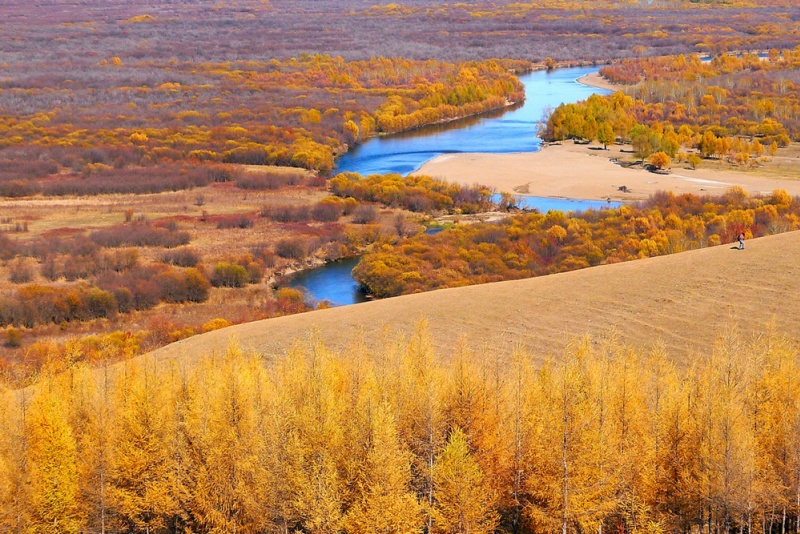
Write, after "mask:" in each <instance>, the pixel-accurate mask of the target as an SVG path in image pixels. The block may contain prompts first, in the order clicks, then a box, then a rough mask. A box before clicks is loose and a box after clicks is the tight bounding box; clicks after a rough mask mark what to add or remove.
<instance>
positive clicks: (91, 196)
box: [0, 0, 800, 534]
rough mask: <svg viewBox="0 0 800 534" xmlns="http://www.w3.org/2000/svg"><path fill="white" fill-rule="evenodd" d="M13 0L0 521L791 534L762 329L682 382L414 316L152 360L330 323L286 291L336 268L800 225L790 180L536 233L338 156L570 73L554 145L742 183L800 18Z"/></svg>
mask: <svg viewBox="0 0 800 534" xmlns="http://www.w3.org/2000/svg"><path fill="white" fill-rule="evenodd" d="M6 4H8V5H3V6H2V9H0V11H2V17H0V19H2V20H0V345H2V346H0V427H1V428H3V432H0V531H2V532H13V533H23V532H24V533H37V534H38V533H76V534H77V533H87V534H88V533H92V534H94V533H102V534H106V533H138V532H147V533H185V534H188V533H201V532H220V533H221V532H244V533H276V534H277V533H284V534H288V533H289V532H294V533H308V534H339V533H342V534H343V533H348V534H367V533H378V532H380V533H397V534H412V533H425V534H439V533H441V534H462V533H463V534H467V533H471V534H483V533H485V534H490V533H515V534H516V533H537V534H539V533H541V534H555V533H561V534H590V533H597V534H603V533H604V532H616V533H617V534H633V533H641V534H662V533H664V534H666V533H676V534H677V533H680V534H731V533H733V532H738V533H739V534H745V533H747V534H755V533H757V532H761V533H762V534H787V533H792V532H793V533H797V532H800V386H799V385H798V384H800V382H798V381H797V380H796V378H797V376H798V374H800V349H798V345H797V340H796V339H792V338H791V336H790V335H788V334H787V333H784V332H777V331H775V330H774V329H771V328H770V327H769V326H766V327H763V328H761V329H760V330H758V331H756V332H755V333H753V332H740V331H738V330H737V328H736V327H734V326H729V327H725V328H724V329H722V330H723V331H721V332H720V334H719V336H718V337H717V341H716V343H715V344H714V345H713V346H709V347H706V348H705V350H701V351H699V352H698V353H696V354H693V355H692V358H691V361H689V362H688V363H687V362H685V361H681V362H678V361H676V360H675V359H673V358H672V354H671V352H670V347H669V346H665V345H663V344H662V343H659V342H658V340H656V339H653V343H652V346H651V347H650V348H648V349H642V348H641V347H631V346H628V345H627V344H626V343H625V342H624V341H623V340H621V339H619V338H617V337H616V335H615V334H614V333H613V332H611V333H609V334H608V335H607V336H604V337H602V338H590V337H588V336H585V335H584V332H569V333H568V336H565V337H568V342H567V347H566V349H565V350H564V351H563V353H560V354H546V355H545V354H534V353H531V352H530V351H526V350H525V351H524V350H516V351H513V352H510V353H506V352H503V351H500V350H496V349H495V348H493V347H488V346H470V345H468V344H467V343H466V342H464V343H460V344H458V345H456V346H453V347H450V348H449V350H447V351H443V352H442V351H438V350H435V349H434V346H433V344H432V342H431V339H430V335H429V331H428V327H427V325H426V319H424V318H423V319H420V322H419V324H418V325H417V327H416V329H415V330H414V331H413V332H410V333H408V332H406V333H401V332H398V331H395V330H393V329H391V328H387V329H386V331H385V333H384V335H383V336H382V338H381V341H380V342H377V343H376V342H374V341H373V342H367V341H365V340H364V339H362V338H361V337H360V336H359V333H358V332H356V331H355V330H354V331H353V333H352V336H351V337H350V338H349V339H351V340H352V341H351V343H350V344H349V346H348V347H347V349H338V348H337V349H334V348H333V347H328V346H326V345H325V344H324V343H322V342H321V341H319V340H317V339H316V338H315V337H314V335H313V334H309V337H308V338H306V339H305V340H304V341H303V342H297V343H296V344H295V345H294V348H293V349H292V350H290V351H288V352H286V353H281V354H271V353H269V354H267V353H263V354H262V353H256V352H250V351H247V350H245V349H243V348H242V346H241V345H239V344H238V343H237V341H236V340H235V338H234V339H231V340H230V342H229V346H228V349H227V350H226V351H224V353H218V352H209V353H202V352H201V353H193V354H188V355H184V357H181V358H158V357H155V356H151V355H150V354H148V353H149V352H150V351H153V350H155V349H158V348H159V347H165V346H170V345H171V344H173V343H178V342H181V340H186V339H187V338H190V337H193V336H198V335H201V334H208V333H211V332H214V331H217V330H220V331H221V332H224V331H223V330H221V329H224V328H227V327H230V326H233V325H243V324H246V323H252V322H254V321H260V320H266V319H272V318H277V317H283V316H289V315H294V314H300V313H305V312H311V311H312V310H314V309H325V308H328V307H329V306H330V303H329V302H326V301H321V302H317V301H313V300H310V299H308V298H307V297H306V295H304V294H303V293H302V292H301V291H300V290H298V289H295V288H292V287H289V286H288V285H287V281H289V280H291V276H292V275H293V274H294V273H296V272H298V271H302V270H305V269H309V268H313V267H317V266H319V265H323V264H325V263H328V262H332V261H336V260H339V259H342V258H360V260H359V263H358V264H357V266H356V267H355V269H354V270H353V272H352V274H353V278H354V279H355V280H356V281H357V282H358V284H359V285H360V286H361V288H362V289H363V290H364V291H366V292H367V293H368V294H369V295H370V297H371V298H376V299H382V298H388V297H395V296H399V295H406V294H412V293H419V292H425V291H434V290H437V289H443V288H454V287H461V286H467V285H473V284H479V283H491V282H498V281H503V280H512V279H521V278H529V277H539V276H548V275H552V274H556V273H564V272H568V271H575V270H578V269H587V268H592V267H595V266H600V265H610V264H614V263H620V262H632V261H637V260H641V259H644V258H650V257H654V256H661V255H667V254H677V253H683V252H685V251H691V250H696V249H701V248H707V247H715V246H720V245H723V244H726V243H730V242H732V241H733V240H734V239H735V238H736V236H737V235H739V234H743V235H744V236H745V239H747V240H750V239H752V238H758V237H762V236H767V235H771V234H776V233H783V232H791V231H797V230H800V197H797V196H792V194H790V193H788V192H787V191H785V190H783V189H780V188H777V189H775V190H773V191H770V192H769V193H766V192H763V191H762V192H760V193H750V192H748V191H747V190H745V189H744V188H742V187H733V188H729V189H727V190H725V191H724V192H721V193H719V194H713V195H712V194H710V193H708V194H702V195H701V194H673V193H671V192H660V193H657V194H655V195H653V196H651V197H650V198H649V199H647V200H644V201H640V202H635V203H634V202H629V203H625V204H624V205H622V206H620V207H608V208H604V209H602V210H587V211H582V212H569V213H564V212H561V211H549V212H547V213H542V212H540V211H539V210H536V209H532V210H531V209H524V208H520V206H519V199H518V198H516V197H515V195H514V194H512V192H510V191H498V190H496V189H495V188H493V187H488V186H486V185H484V184H480V183H475V184H471V185H465V184H464V183H462V185H459V184H456V183H451V182H448V181H446V180H444V179H442V178H438V177H432V176H425V175H411V176H401V175H400V174H395V173H385V174H372V175H369V176H362V175H360V174H358V173H354V172H341V173H339V172H337V169H336V158H337V157H339V156H341V155H342V154H344V153H346V152H347V151H348V150H350V149H352V148H353V147H355V146H357V145H359V144H361V143H364V142H366V141H368V140H369V139H371V138H375V137H379V136H388V135H392V134H397V133H400V132H408V131H413V130H416V129H419V128H421V127H425V126H431V125H441V124H443V123H451V122H457V121H459V120H463V119H465V118H469V117H476V116H482V115H484V114H486V113H488V112H494V113H501V112H502V110H505V109H508V108H513V107H515V106H518V105H520V104H521V103H522V101H523V100H524V99H525V91H524V87H523V85H522V83H521V82H520V80H519V76H520V75H522V74H525V73H529V72H531V71H534V70H553V69H558V68H560V67H566V66H575V65H582V66H595V67H596V68H597V69H598V70H599V74H600V75H601V76H602V77H603V79H604V81H605V82H607V83H610V84H613V87H614V90H613V91H610V92H608V94H603V95H599V94H595V95H593V96H591V97H589V98H588V99H586V100H583V101H580V102H571V103H565V104H563V105H560V106H557V107H555V108H548V109H544V110H542V116H541V120H540V121H539V124H538V132H537V134H538V135H539V136H540V138H541V139H542V140H543V141H544V142H545V143H550V144H559V143H575V144H589V143H591V144H593V145H596V146H594V148H596V149H597V152H598V153H603V154H605V153H606V152H608V153H609V154H610V152H611V151H609V147H615V146H616V147H626V151H627V152H626V153H629V156H628V157H627V159H623V160H620V161H618V162H617V163H619V164H620V165H621V166H627V167H633V168H640V169H642V170H641V172H647V171H650V172H653V173H656V174H658V173H666V172H668V171H667V170H666V169H668V168H669V167H670V166H671V165H679V166H682V167H683V168H685V169H698V168H701V169H702V168H712V167H713V168H719V169H726V170H731V171H732V172H742V173H747V172H752V171H754V170H755V169H758V168H759V167H761V166H763V165H765V164H767V163H769V162H771V161H772V160H773V159H775V158H776V157H780V156H781V154H783V153H787V152H788V151H791V150H794V149H795V148H796V146H797V143H798V141H800V100H798V99H799V98H800V92H798V88H800V46H798V31H800V30H798V24H799V23H800V9H798V7H797V6H796V5H795V2H794V1H790V0H762V1H760V2H751V1H748V0H652V1H633V0H621V1H620V0H597V1H593V2H586V1H572V0H542V1H536V2H528V3H526V2H512V1H508V0H501V1H498V2H491V3H487V2H459V3H455V2H454V3H446V2H444V3H443V2H434V1H432V0H406V1H402V2H383V1H381V2H357V1H355V0H346V1H336V0H220V1H216V2H213V3H212V2H192V1H184V0H163V1H158V2H153V1H149V0H126V1H122V0H109V1H103V2H100V1H97V0H81V1H80V2H66V1H64V0H36V1H32V2H16V3H6ZM628 148H629V150H628ZM616 154H623V152H622V149H621V148H616ZM609 157H611V156H609ZM565 172H568V171H567V170H565ZM603 202H605V200H604V201H603ZM609 202H610V199H609ZM487 214H492V215H493V217H495V218H496V220H494V221H492V222H485V221H484V222H481V221H477V222H476V221H475V220H473V219H472V218H471V217H472V216H477V215H487ZM467 223H468V224H467ZM431 227H437V229H441V231H440V232H438V233H436V234H435V235H429V234H428V233H427V232H426V229H428V228H431ZM329 311H333V310H329ZM431 311H432V312H434V311H435V310H431ZM314 313H318V312H314ZM563 313H569V310H568V309H566V308H565V309H564V311H563ZM440 320H443V321H446V320H447V318H446V317H445V318H441V319H440ZM761 326H762V325H759V327H761ZM197 339H200V338H197ZM538 362H545V363H544V364H542V365H540V364H539V363H538Z"/></svg>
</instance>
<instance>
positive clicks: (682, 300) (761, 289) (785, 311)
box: [156, 232, 800, 363]
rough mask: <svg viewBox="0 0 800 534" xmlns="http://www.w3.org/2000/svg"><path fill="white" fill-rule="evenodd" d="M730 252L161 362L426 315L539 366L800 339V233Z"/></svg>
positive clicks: (456, 292)
mask: <svg viewBox="0 0 800 534" xmlns="http://www.w3.org/2000/svg"><path fill="white" fill-rule="evenodd" d="M731 246H732V245H722V246H719V247H713V248H707V249H702V250H696V251H691V252H684V253H680V254H674V255H670V256H662V257H658V258H651V259H646V260H637V261H631V262H627V263H619V264H614V265H605V266H600V267H594V268H590V269H584V270H580V271H575V272H571V273H561V274H556V275H552V276H545V277H539V278H531V279H526V280H516V281H509V282H499V283H495V284H486V285H479V286H470V287H464V288H454V289H445V290H440V291H434V292H429V293H421V294H416V295H408V296H403V297H396V298H392V299H385V300H379V301H374V302H368V303H365V304H359V305H353V306H346V307H342V308H334V309H328V310H320V311H315V312H311V313H306V314H301V315H294V316H288V317H281V318H276V319H270V320H266V321H259V322H254V323H247V324H242V325H237V326H235V327H231V328H227V329H223V330H219V331H215V332H211V333H209V334H204V335H201V336H195V337H192V338H189V339H186V340H183V341H180V342H178V343H175V344H172V345H169V346H167V347H164V348H162V349H159V350H158V351H156V353H157V354H158V356H159V357H160V358H164V359H172V358H182V359H185V358H189V359H191V358H192V357H194V356H196V355H199V354H202V353H209V352H211V351H222V350H224V348H225V346H226V345H227V343H228V340H229V339H230V338H231V337H232V336H233V337H235V338H236V339H238V340H239V342H240V343H241V345H242V346H243V348H245V349H246V350H253V351H257V352H259V353H262V354H265V355H269V356H279V355H281V354H283V353H285V352H286V351H287V349H288V348H289V347H290V346H291V344H292V343H293V342H301V343H303V342H308V340H309V339H312V338H314V337H316V338H318V339H319V340H321V341H323V342H324V343H325V344H326V345H328V346H329V347H331V348H335V349H340V348H343V347H345V346H346V345H347V344H348V343H349V342H351V341H352V340H353V339H355V338H356V337H358V336H363V338H364V339H365V340H366V341H367V342H370V341H374V340H377V339H380V338H381V337H383V336H385V335H386V332H387V331H393V332H403V333H410V332H412V330H413V328H414V325H415V323H416V322H417V321H418V320H419V319H420V318H422V317H425V318H427V320H428V322H429V324H430V330H431V334H432V338H433V342H434V344H435V346H436V348H437V350H438V351H439V352H440V353H441V354H443V355H447V354H448V353H449V352H450V351H451V350H452V347H453V346H454V344H455V343H457V342H458V341H459V339H464V340H465V341H467V342H468V343H469V344H470V345H471V346H473V347H481V346H485V347H486V348H487V349H488V350H490V351H494V352H497V353H498V354H508V353H509V352H510V351H511V350H512V349H513V348H514V347H515V346H521V347H525V348H527V349H528V350H530V351H531V352H532V353H534V354H535V355H536V357H537V358H539V359H540V360H541V359H544V358H546V357H548V356H550V355H553V356H556V357H557V356H558V355H559V354H561V353H562V351H563V350H564V348H565V346H566V344H567V343H568V342H569V341H570V340H573V339H575V338H576V337H579V336H582V335H584V334H591V335H601V334H606V333H608V332H610V331H615V332H616V333H617V335H619V336H620V337H621V338H622V340H623V341H624V342H626V343H629V344H631V345H633V346H637V347H645V348H649V347H652V346H653V344H654V343H656V342H658V341H663V342H664V343H665V344H666V346H667V347H668V350H669V354H670V355H671V356H672V357H673V358H675V359H676V360H677V361H679V362H683V363H685V362H687V361H688V360H689V357H690V355H691V353H692V351H695V350H698V349H702V350H707V349H708V348H709V347H711V346H712V344H713V342H714V340H715V338H716V337H717V336H718V335H719V334H720V333H721V332H722V331H723V329H724V328H726V327H727V326H729V325H736V326H738V327H739V329H740V331H741V332H742V333H744V334H747V335H749V334H750V333H751V332H753V331H763V330H764V329H765V327H766V325H767V324H768V323H770V322H773V321H774V325H775V328H776V329H777V331H778V332H780V333H782V334H784V335H787V336H788V337H791V338H792V339H795V340H798V341H800V313H798V311H797V310H800V284H797V280H798V279H799V278H800V262H798V261H797V258H798V257H800V232H792V233H787V234H782V235H777V236H771V237H765V238H761V239H755V240H750V241H748V242H747V244H746V249H745V250H744V251H738V250H733V249H731Z"/></svg>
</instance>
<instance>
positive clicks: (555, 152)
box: [415, 141, 800, 201]
mask: <svg viewBox="0 0 800 534" xmlns="http://www.w3.org/2000/svg"><path fill="white" fill-rule="evenodd" d="M627 151H630V147H625V146H612V147H609V149H608V150H603V147H602V146H598V145H580V144H574V143H572V142H571V141H567V142H564V143H562V144H560V145H549V146H546V147H544V148H543V149H542V150H540V151H538V152H526V153H517V154H447V155H443V156H439V157H437V158H434V159H432V160H431V161H429V162H427V163H425V164H424V165H423V166H422V167H421V168H420V169H419V170H418V171H417V172H416V173H415V174H427V175H430V176H434V177H438V178H442V179H444V180H447V181H450V182H457V183H460V184H465V185H472V184H476V183H478V184H482V185H486V186H489V187H493V188H495V189H496V190H497V191H498V192H509V193H513V194H517V195H530V196H539V197H557V198H558V197H561V198H578V199H599V200H606V199H611V200H621V201H636V200H643V199H645V198H647V197H649V196H650V195H652V194H653V193H655V192H657V191H672V192H673V193H675V194H681V193H695V194H712V195H713V194H719V193H722V192H724V191H725V190H726V189H728V188H729V187H731V186H735V185H738V186H741V187H743V188H744V189H745V190H747V191H748V192H750V193H752V194H756V193H761V194H768V193H770V192H772V191H774V190H775V189H784V190H786V191H788V192H789V193H790V194H792V195H800V180H796V179H781V178H779V177H776V176H774V175H773V176H770V175H768V174H759V170H758V169H755V170H752V171H747V172H743V171H739V170H736V169H732V168H730V167H727V166H725V165H722V166H720V165H719V164H718V163H716V162H708V163H704V166H703V167H701V168H698V169H695V170H691V169H683V168H673V169H671V170H670V172H669V173H668V174H655V173H652V172H648V171H646V170H644V169H642V168H641V167H638V168H624V167H622V166H620V165H618V164H616V163H614V162H613V161H612V158H624V157H628V156H630V153H629V152H627ZM797 163H798V165H800V160H798V162H797ZM623 186H624V187H625V188H626V189H627V192H624V191H622V190H621V189H620V188H622V187H623Z"/></svg>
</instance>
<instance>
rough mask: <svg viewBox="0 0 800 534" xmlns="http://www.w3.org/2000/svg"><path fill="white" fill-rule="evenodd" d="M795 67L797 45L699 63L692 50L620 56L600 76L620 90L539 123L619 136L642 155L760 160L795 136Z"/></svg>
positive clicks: (565, 135) (573, 133)
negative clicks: (765, 54) (764, 56)
mask: <svg viewBox="0 0 800 534" xmlns="http://www.w3.org/2000/svg"><path fill="white" fill-rule="evenodd" d="M798 65H800V50H798V49H794V50H790V49H787V50H782V51H778V50H774V51H773V53H771V54H770V58H769V60H764V59H762V58H760V57H759V56H757V55H755V54H743V55H741V56H739V57H737V56H731V55H719V56H716V57H714V58H713V59H711V60H710V61H707V62H704V61H701V59H700V57H699V56H697V55H694V54H693V55H689V56H683V55H680V56H669V57H659V58H635V59H627V60H623V61H619V62H617V63H614V64H612V65H609V66H605V67H603V68H601V69H600V73H601V74H602V75H603V76H604V77H606V78H607V79H608V80H610V81H612V82H614V83H618V84H621V90H620V91H618V92H616V93H615V94H613V95H610V96H599V95H593V96H591V97H590V98H588V99H587V100H585V101H583V102H579V103H575V104H564V105H562V106H559V107H558V108H556V109H555V110H554V111H553V112H552V113H551V114H550V115H549V117H547V120H546V124H543V127H542V137H543V138H544V139H546V140H549V141H559V140H563V139H570V138H579V139H589V140H598V141H600V142H601V143H603V144H608V143H610V142H613V140H614V139H618V140H619V141H620V142H622V143H631V144H632V145H633V147H634V150H635V151H636V154H637V156H638V157H641V158H647V157H649V156H650V155H651V154H655V153H658V152H663V153H665V154H666V155H667V156H669V157H670V158H675V157H676V156H677V157H681V158H685V157H686V152H687V151H690V150H695V151H696V153H698V154H700V155H702V156H703V157H704V158H715V159H719V160H722V159H726V160H728V161H729V162H731V163H734V164H746V163H748V162H750V161H756V160H757V159H758V158H760V157H762V155H764V153H765V147H768V148H769V150H770V154H771V155H774V153H775V150H777V148H779V147H783V146H786V145H787V144H788V143H789V142H790V140H791V139H800V123H798V115H797V109H798V106H800V101H798V98H797V92H796V91H795V92H792V91H789V88H790V87H794V84H793V82H792V79H793V76H794V75H793V73H794V72H795V71H796V69H797V67H798ZM609 131H612V132H613V134H614V135H613V137H612V136H611V135H610V134H609ZM751 158H752V160H751ZM654 164H655V163H654Z"/></svg>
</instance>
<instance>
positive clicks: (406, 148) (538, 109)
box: [336, 67, 608, 176]
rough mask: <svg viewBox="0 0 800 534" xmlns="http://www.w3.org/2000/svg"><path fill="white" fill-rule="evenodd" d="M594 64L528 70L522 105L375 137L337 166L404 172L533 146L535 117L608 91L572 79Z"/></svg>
mask: <svg viewBox="0 0 800 534" xmlns="http://www.w3.org/2000/svg"><path fill="white" fill-rule="evenodd" d="M596 70H597V69H596V68H594V67H577V68H572V69H558V70H555V71H551V72H547V71H536V72H532V73H530V74H526V75H524V76H521V77H520V81H521V82H522V83H523V84H524V85H525V102H524V103H523V104H522V105H520V106H517V107H516V108H512V109H509V110H506V111H503V110H500V111H496V112H492V113H488V114H485V115H482V116H480V117H470V118H466V119H461V120H458V121H453V122H450V123H447V124H444V125H437V126H428V127H426V128H421V129H419V130H414V131H411V132H404V133H401V134H396V135H391V136H383V137H375V138H373V139H370V140H369V141H367V142H366V143H364V144H362V145H358V146H356V147H355V148H354V149H353V150H351V151H350V152H348V153H347V154H344V155H343V156H341V157H340V158H339V159H338V160H337V161H336V170H337V171H339V172H344V171H352V172H357V173H359V174H362V175H364V176H366V175H369V174H376V173H381V174H382V173H390V172H392V173H398V174H402V175H404V176H405V175H407V174H409V173H411V172H413V171H415V170H417V169H419V168H420V166H422V164H423V163H425V162H426V161H428V160H429V159H432V158H434V157H436V156H440V155H442V154H456V153H461V152H490V153H495V154H508V153H512V152H534V151H536V150H539V148H540V146H541V140H540V139H539V138H537V137H536V123H537V121H539V120H540V119H541V118H542V116H543V114H544V112H545V110H546V109H547V108H548V107H552V108H555V107H556V106H558V105H559V104H562V103H564V102H577V101H578V100H584V99H586V98H588V97H589V96H590V95H591V94H593V93H600V94H608V92H607V91H604V90H601V89H594V88H592V87H588V86H586V85H583V84H581V83H578V82H577V81H576V79H577V78H580V77H581V76H583V75H585V74H589V73H591V72H595V71H596Z"/></svg>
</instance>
